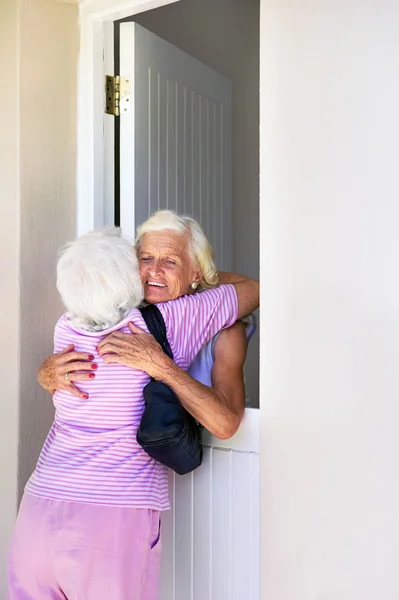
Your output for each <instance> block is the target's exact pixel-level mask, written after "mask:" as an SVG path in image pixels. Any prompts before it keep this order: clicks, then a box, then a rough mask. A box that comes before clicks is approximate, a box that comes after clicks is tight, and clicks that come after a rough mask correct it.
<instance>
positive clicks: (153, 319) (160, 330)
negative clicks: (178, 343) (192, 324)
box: [139, 304, 173, 360]
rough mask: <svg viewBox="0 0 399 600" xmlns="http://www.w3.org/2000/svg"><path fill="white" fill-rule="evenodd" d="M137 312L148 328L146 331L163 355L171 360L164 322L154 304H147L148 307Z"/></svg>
mask: <svg viewBox="0 0 399 600" xmlns="http://www.w3.org/2000/svg"><path fill="white" fill-rule="evenodd" d="M139 310H140V312H141V315H142V317H143V319H144V321H145V323H146V325H147V327H148V331H149V332H150V333H151V335H153V336H154V338H155V339H156V340H157V342H158V344H159V345H160V346H161V348H162V350H163V351H164V352H165V354H167V355H168V356H169V358H171V359H172V360H173V352H172V349H171V347H170V344H169V341H168V336H167V334H166V326H165V321H164V320H163V316H162V314H161V312H160V310H159V308H158V307H157V306H156V305H155V304H149V305H148V306H145V307H144V308H140V309H139Z"/></svg>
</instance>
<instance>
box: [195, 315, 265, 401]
mask: <svg viewBox="0 0 399 600" xmlns="http://www.w3.org/2000/svg"><path fill="white" fill-rule="evenodd" d="M242 321H243V323H244V324H245V333H246V335H247V341H248V342H249V340H250V339H251V337H252V336H253V334H254V333H255V331H256V317H255V315H253V314H252V315H249V316H248V317H245V319H242ZM220 334H221V331H219V332H218V333H217V334H216V335H215V336H214V337H213V338H212V339H211V340H210V341H209V342H208V343H206V344H205V346H203V347H202V348H201V350H200V351H199V353H198V354H197V356H196V357H195V359H194V360H193V362H192V363H191V365H190V368H189V369H188V373H189V374H190V375H191V377H193V378H194V379H196V380H197V381H199V382H200V383H202V384H203V385H207V386H208V387H212V368H213V364H214V362H215V344H216V341H217V339H218V337H219V335H220ZM244 383H245V378H244ZM246 400H247V398H246Z"/></svg>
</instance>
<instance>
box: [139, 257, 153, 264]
mask: <svg viewBox="0 0 399 600" xmlns="http://www.w3.org/2000/svg"><path fill="white" fill-rule="evenodd" d="M151 260H152V258H151V256H140V258H139V261H140V262H143V263H148V262H150V261H151Z"/></svg>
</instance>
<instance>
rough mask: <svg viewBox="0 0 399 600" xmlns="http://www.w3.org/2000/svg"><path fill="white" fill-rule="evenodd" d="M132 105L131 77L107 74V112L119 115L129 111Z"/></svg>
mask: <svg viewBox="0 0 399 600" xmlns="http://www.w3.org/2000/svg"><path fill="white" fill-rule="evenodd" d="M129 106H130V77H123V76H121V75H115V77H113V76H112V75H106V77H105V112H106V114H107V115H114V117H119V116H120V115H121V114H123V113H126V112H128V110H129Z"/></svg>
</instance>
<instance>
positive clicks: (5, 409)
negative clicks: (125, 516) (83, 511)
mask: <svg viewBox="0 0 399 600" xmlns="http://www.w3.org/2000/svg"><path fill="white" fill-rule="evenodd" d="M0 44H1V60H2V66H3V63H5V64H4V67H3V68H5V74H2V80H3V81H7V93H2V95H1V100H0V120H1V127H0V130H1V132H2V135H1V136H0V151H1V156H0V158H1V160H0V174H1V175H0V178H1V186H2V194H1V199H0V206H1V212H0V216H1V223H2V232H3V233H2V236H1V238H0V250H1V251H0V264H1V278H2V294H1V296H0V323H1V338H2V345H1V358H0V365H1V375H2V377H1V379H2V394H1V395H2V399H1V402H0V411H1V412H0V415H1V421H0V427H1V429H2V431H1V432H0V461H1V470H0V472H1V474H2V475H1V483H0V486H1V494H0V498H1V500H0V565H1V569H2V573H1V575H2V577H1V579H0V597H1V598H4V597H5V591H4V585H5V584H4V571H3V567H4V563H5V555H6V549H7V546H8V542H9V534H10V530H11V527H12V522H13V520H14V517H15V513H16V508H17V498H18V496H19V495H20V494H21V492H22V490H23V486H24V484H25V481H26V479H27V477H28V476H29V474H30V473H31V471H32V469H33V468H34V465H35V462H36V459H37V456H38V453H39V450H40V447H41V445H42V443H43V440H44V437H45V435H46V433H47V431H48V427H49V424H50V422H51V418H52V408H51V399H50V397H49V396H48V395H47V394H45V393H44V392H42V391H41V389H40V388H39V386H38V385H37V384H36V372H37V368H38V366H39V365H40V363H41V361H42V359H43V357H44V356H45V355H47V354H49V353H50V352H51V351H52V331H53V327H54V323H55V321H56V319H57V317H58V316H59V314H60V313H61V306H60V303H59V301H58V297H57V294H56V290H55V277H54V268H55V261H56V253H57V249H58V247H59V246H60V245H61V244H62V243H63V242H64V241H65V240H66V239H68V238H71V237H73V236H74V235H75V230H76V229H75V199H76V193H75V188H76V186H75V178H76V175H75V161H76V97H77V95H76V69H77V58H78V15H77V7H76V6H73V5H71V4H64V3H62V2H58V1H54V0H19V2H16V1H15V0H2V2H1V5H0ZM3 92H4V89H3ZM17 446H18V454H17Z"/></svg>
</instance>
